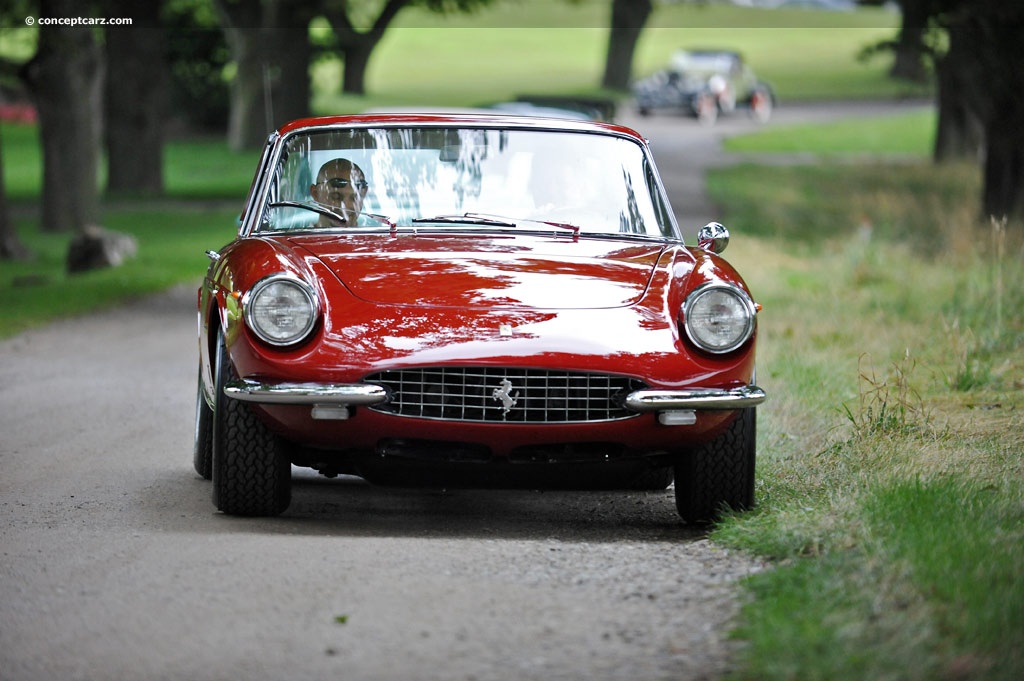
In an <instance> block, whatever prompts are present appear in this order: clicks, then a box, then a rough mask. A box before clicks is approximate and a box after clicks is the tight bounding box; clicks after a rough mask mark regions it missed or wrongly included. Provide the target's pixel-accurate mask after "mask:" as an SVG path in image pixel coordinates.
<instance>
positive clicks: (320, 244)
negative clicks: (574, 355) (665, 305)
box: [289, 235, 665, 310]
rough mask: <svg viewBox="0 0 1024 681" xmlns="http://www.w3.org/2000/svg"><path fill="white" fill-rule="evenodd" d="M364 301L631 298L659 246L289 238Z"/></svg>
mask: <svg viewBox="0 0 1024 681" xmlns="http://www.w3.org/2000/svg"><path fill="white" fill-rule="evenodd" d="M289 241H290V242H291V245H292V247H294V248H295V249H296V250H302V251H306V252H307V253H308V254H309V255H311V256H313V257H314V258H316V259H317V260H319V261H320V262H321V263H323V265H324V266H326V267H327V268H329V269H330V270H331V271H332V272H333V273H334V274H335V275H336V276H337V278H338V280H339V281H340V282H341V283H342V284H344V285H345V287H346V288H347V289H348V290H349V291H351V292H352V294H353V295H355V296H356V297H358V298H360V299H362V300H364V301H367V302H371V303H377V304H386V305H415V306H420V307H435V308H462V309H492V310H493V309H531V310H537V309H547V310H566V309H596V308H614V307H624V306H629V305H631V304H633V303H635V302H636V301H637V300H639V299H640V297H641V296H642V295H643V294H644V292H645V291H646V290H647V287H648V286H649V284H650V281H651V276H652V274H653V272H654V270H655V268H656V267H657V264H658V261H659V259H660V257H661V254H662V252H663V251H664V250H665V245H664V244H662V243H660V242H649V241H641V240H637V241H632V240H614V239H605V238H601V239H595V238H586V237H581V238H579V239H578V240H573V239H572V238H571V237H564V236H559V237H539V236H530V235H515V236H510V237H504V236H502V237H494V236H461V235H455V236H453V235H399V236H398V237H396V238H391V237H387V236H381V235H365V236H364V235H358V236H357V235H346V236H344V237H339V236H338V235H333V236H319V235H309V236H303V237H291V238H289Z"/></svg>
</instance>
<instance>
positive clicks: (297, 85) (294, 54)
mask: <svg viewBox="0 0 1024 681" xmlns="http://www.w3.org/2000/svg"><path fill="white" fill-rule="evenodd" d="M311 20H312V18H310V19H307V20H305V21H304V22H300V23H299V25H297V26H292V27H289V28H284V29H281V31H280V33H282V34H283V35H282V37H281V38H279V39H278V40H277V41H276V44H277V45H278V46H279V47H280V48H283V49H281V51H280V53H279V55H278V59H277V65H278V71H277V73H276V74H275V75H276V76H277V77H276V78H274V79H273V82H272V97H271V101H272V102H273V109H272V113H273V115H272V119H273V121H274V127H275V128H277V127H280V126H281V125H283V124H284V123H287V122H288V121H292V120H295V119H296V118H304V117H306V116H308V115H309V112H310V109H309V106H310V99H311V96H310V84H309V64H310V61H311V60H312V57H313V47H312V45H310V42H309V22H310V21H311ZM269 132H270V131H269V130H266V131H264V140H265V139H266V135H267V134H269Z"/></svg>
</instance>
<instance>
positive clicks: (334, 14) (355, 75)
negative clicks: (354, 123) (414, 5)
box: [323, 0, 409, 95]
mask: <svg viewBox="0 0 1024 681" xmlns="http://www.w3.org/2000/svg"><path fill="white" fill-rule="evenodd" d="M407 4H409V0H387V2H386V3H385V5H384V7H383V8H382V9H381V11H380V14H379V15H377V19H376V21H374V22H373V27H372V28H371V29H370V30H368V31H362V32H360V31H357V30H356V29H355V26H354V25H353V23H352V21H351V20H350V19H349V16H348V3H347V2H346V1H345V0H326V2H325V3H324V11H323V14H324V16H325V17H326V18H327V23H329V24H330V25H331V30H333V31H334V35H335V36H336V37H337V39H338V49H339V50H340V51H341V54H342V59H343V60H344V62H345V66H344V69H343V73H342V81H341V91H342V92H344V93H346V94H351V95H364V94H366V69H367V67H368V66H369V64H370V56H371V55H372V54H373V50H374V48H375V47H377V44H378V43H379V42H380V39H381V38H382V37H383V36H384V32H385V31H386V30H387V28H388V26H389V25H390V24H391V22H392V21H393V20H394V18H395V16H397V15H398V12H399V11H400V10H401V9H402V8H403V7H405V6H406V5H407Z"/></svg>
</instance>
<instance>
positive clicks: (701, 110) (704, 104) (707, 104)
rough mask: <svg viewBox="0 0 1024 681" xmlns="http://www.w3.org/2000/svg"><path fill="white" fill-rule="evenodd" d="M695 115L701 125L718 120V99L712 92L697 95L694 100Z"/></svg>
mask: <svg viewBox="0 0 1024 681" xmlns="http://www.w3.org/2000/svg"><path fill="white" fill-rule="evenodd" d="M694 115H696V116H697V121H698V122H699V123H700V124H701V125H714V124H715V122H716V121H717V120H718V101H717V100H716V99H715V96H714V95H712V94H711V93H710V92H702V93H700V94H699V95H697V100H696V102H694Z"/></svg>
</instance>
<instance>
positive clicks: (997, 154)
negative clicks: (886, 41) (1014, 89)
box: [982, 107, 1024, 225]
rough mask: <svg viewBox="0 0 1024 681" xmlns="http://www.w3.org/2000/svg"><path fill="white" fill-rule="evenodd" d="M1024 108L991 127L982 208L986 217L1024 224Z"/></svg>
mask: <svg viewBox="0 0 1024 681" xmlns="http://www.w3.org/2000/svg"><path fill="white" fill-rule="evenodd" d="M1022 120H1024V107H1018V108H1017V110H1016V111H1009V112H1006V113H1004V114H1001V115H1000V116H999V119H998V120H996V121H993V122H992V123H991V124H990V125H989V127H988V134H987V135H986V139H987V142H988V143H987V144H986V145H985V166H984V190H983V195H982V210H983V211H984V214H985V216H989V217H992V218H995V219H997V220H998V219H1002V218H1004V217H1005V218H1008V219H1009V220H1010V221H1011V223H1013V224H1018V225H1019V224H1022V223H1024V133H1022V132H1021V127H1020V122H1021V121H1022Z"/></svg>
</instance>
